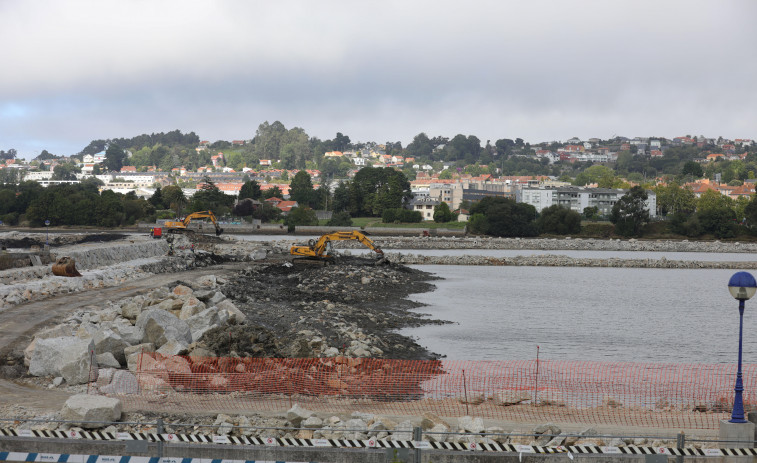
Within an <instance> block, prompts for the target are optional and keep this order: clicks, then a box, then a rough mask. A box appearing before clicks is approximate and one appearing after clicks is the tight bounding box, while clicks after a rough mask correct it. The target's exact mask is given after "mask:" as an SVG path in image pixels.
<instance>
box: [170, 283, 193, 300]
mask: <svg viewBox="0 0 757 463" xmlns="http://www.w3.org/2000/svg"><path fill="white" fill-rule="evenodd" d="M171 292H172V293H173V294H174V296H177V297H184V296H191V295H192V293H193V292H194V291H193V290H192V288H190V287H189V286H185V285H176V287H175V288H174V289H173V291H171Z"/></svg>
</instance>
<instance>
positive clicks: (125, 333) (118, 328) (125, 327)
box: [103, 318, 145, 346]
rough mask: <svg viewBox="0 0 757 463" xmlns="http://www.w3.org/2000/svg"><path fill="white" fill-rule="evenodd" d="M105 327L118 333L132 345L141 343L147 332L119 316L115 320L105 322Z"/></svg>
mask: <svg viewBox="0 0 757 463" xmlns="http://www.w3.org/2000/svg"><path fill="white" fill-rule="evenodd" d="M103 327H107V328H110V329H112V330H113V331H115V332H116V333H118V335H119V336H121V339H123V340H124V342H125V343H126V344H128V345H130V346H133V345H135V344H140V343H141V342H142V338H143V337H144V335H145V333H144V332H143V331H142V330H140V329H139V328H137V327H136V326H134V325H132V324H131V323H130V322H129V321H128V320H126V319H123V318H119V319H117V320H116V321H114V322H111V323H107V324H105V323H104V324H103Z"/></svg>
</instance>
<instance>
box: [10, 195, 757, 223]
mask: <svg viewBox="0 0 757 463" xmlns="http://www.w3.org/2000/svg"><path fill="white" fill-rule="evenodd" d="M0 203H2V201H0ZM744 219H745V221H746V225H747V226H748V227H749V228H752V229H754V228H756V227H757V195H752V197H751V198H749V203H748V204H747V205H746V207H745V208H744Z"/></svg>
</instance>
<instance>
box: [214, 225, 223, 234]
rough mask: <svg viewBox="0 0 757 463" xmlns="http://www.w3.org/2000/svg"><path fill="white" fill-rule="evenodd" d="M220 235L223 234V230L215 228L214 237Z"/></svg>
mask: <svg viewBox="0 0 757 463" xmlns="http://www.w3.org/2000/svg"><path fill="white" fill-rule="evenodd" d="M221 233H223V228H220V227H219V228H216V236H221Z"/></svg>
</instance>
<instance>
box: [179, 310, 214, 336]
mask: <svg viewBox="0 0 757 463" xmlns="http://www.w3.org/2000/svg"><path fill="white" fill-rule="evenodd" d="M184 321H185V322H187V325H189V329H190V330H191V332H192V339H193V340H195V341H198V340H199V339H200V338H201V337H202V335H203V334H205V332H206V331H208V330H210V329H211V328H215V327H216V326H219V325H220V324H221V319H220V318H219V316H218V310H216V309H215V308H213V307H211V308H209V309H205V310H203V311H202V312H200V313H198V314H197V315H194V316H192V317H190V318H187V319H186V320H184Z"/></svg>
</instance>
